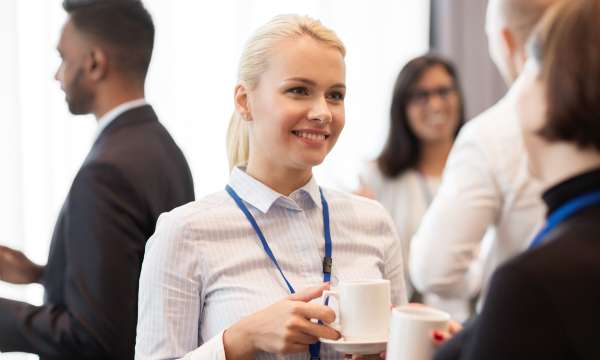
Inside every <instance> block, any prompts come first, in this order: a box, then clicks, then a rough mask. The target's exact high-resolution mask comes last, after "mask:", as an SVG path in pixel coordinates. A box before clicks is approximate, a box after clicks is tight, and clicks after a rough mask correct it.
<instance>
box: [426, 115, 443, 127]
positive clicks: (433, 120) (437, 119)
mask: <svg viewBox="0 0 600 360" xmlns="http://www.w3.org/2000/svg"><path fill="white" fill-rule="evenodd" d="M447 121H448V118H447V117H446V116H445V115H442V114H435V115H431V116H429V118H428V119H427V122H428V123H429V124H431V125H441V124H445V123H446V122H447Z"/></svg>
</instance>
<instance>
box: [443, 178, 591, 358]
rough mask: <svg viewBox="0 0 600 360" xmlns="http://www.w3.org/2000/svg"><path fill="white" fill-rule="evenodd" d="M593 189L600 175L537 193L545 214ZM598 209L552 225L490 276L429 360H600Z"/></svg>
mask: <svg viewBox="0 0 600 360" xmlns="http://www.w3.org/2000/svg"><path fill="white" fill-rule="evenodd" d="M591 191H600V170H597V171H593V172H589V173H586V174H583V175H580V176H577V177H575V178H572V179H570V180H568V181H566V182H564V183H562V184H560V185H558V186H557V187H554V188H552V189H551V190H549V191H548V192H546V193H545V194H544V200H545V201H546V204H547V205H548V207H549V209H550V210H553V209H556V208H557V207H559V206H560V205H562V204H564V203H565V202H566V201H567V200H569V199H572V198H574V197H576V196H579V195H582V194H585V193H589V192H591ZM598 336H600V205H594V206H591V207H588V208H585V209H583V210H581V211H580V212H578V213H576V214H575V215H573V216H572V217H570V218H568V219H567V220H565V221H564V222H562V223H561V224H560V225H559V226H557V227H556V228H555V229H554V230H553V231H552V232H551V233H550V234H548V236H547V237H546V239H545V244H544V245H543V246H541V247H539V248H536V249H533V250H531V251H528V252H526V253H524V254H522V255H520V256H518V257H517V258H515V259H513V260H512V261H509V262H508V263H506V264H505V265H503V266H502V267H500V268H499V269H498V271H496V273H495V274H494V276H493V278H492V282H491V284H490V291H489V293H488V297H487V299H486V303H485V306H484V308H483V310H482V313H481V315H480V316H479V318H478V319H477V320H476V321H475V322H474V324H473V326H470V327H467V328H466V329H465V331H463V333H462V334H460V335H459V336H456V337H455V338H453V339H452V340H451V341H449V343H448V344H446V346H444V347H442V348H441V349H440V351H439V352H438V354H437V356H436V360H450V359H469V360H472V359H486V360H488V359H489V360H496V359H497V360H501V359H502V360H505V359H511V360H520V359H523V360H525V359H527V360H530V359H545V360H548V359H556V360H558V359H561V360H562V359H564V360H567V359H568V360H574V359H589V360H592V359H594V360H596V359H600V346H599V345H598V342H597V341H598V340H597V338H598Z"/></svg>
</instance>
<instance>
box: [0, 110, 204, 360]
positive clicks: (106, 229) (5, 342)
mask: <svg viewBox="0 0 600 360" xmlns="http://www.w3.org/2000/svg"><path fill="white" fill-rule="evenodd" d="M192 200H194V190H193V183H192V176H191V173H190V170H189V167H188V165H187V162H186V160H185V158H184V156H183V154H182V153H181V151H180V149H179V148H178V147H177V145H176V144H175V142H174V141H173V139H172V138H171V136H170V135H169V133H168V132H167V130H166V129H165V128H164V127H163V126H162V125H161V124H160V122H159V121H158V119H157V117H156V114H155V113H154V111H153V110H152V107H150V106H143V107H139V108H134V109H132V110H129V111H127V112H125V113H124V114H122V115H120V116H119V117H117V118H116V119H115V120H114V121H113V122H112V123H110V124H109V125H108V126H107V127H106V128H105V129H104V131H102V133H101V134H100V136H99V137H98V139H97V140H96V142H95V143H94V145H93V147H92V149H91V151H90V153H89V154H88V156H87V158H86V159H85V161H84V163H83V165H82V167H81V169H80V170H79V172H78V173H77V175H76V177H75V180H74V181H73V184H72V186H71V189H70V191H69V194H68V196H67V198H66V200H65V203H64V205H63V207H62V210H61V212H60V215H59V217H58V221H57V223H56V226H55V228H54V235H53V237H52V243H51V246H50V254H49V257H48V264H47V265H46V268H45V272H44V276H43V279H42V283H43V285H44V287H45V290H46V299H45V302H44V305H43V306H40V307H37V306H32V305H29V304H25V303H21V302H16V301H10V300H6V299H0V351H5V352H8V351H22V352H30V353H36V354H39V355H40V356H41V358H42V359H70V358H73V359H75V358H76V359H85V358H88V359H92V358H94V359H95V358H98V359H99V358H103V359H133V356H134V344H135V329H136V323H137V293H138V278H139V274H140V269H141V265H142V259H143V256H144V247H145V244H146V240H147V239H148V238H149V237H150V236H151V235H152V234H153V233H154V227H155V224H156V221H157V219H158V216H159V215H160V214H161V213H162V212H166V211H169V210H171V209H173V208H174V207H177V206H179V205H182V204H185V203H187V202H190V201H192Z"/></svg>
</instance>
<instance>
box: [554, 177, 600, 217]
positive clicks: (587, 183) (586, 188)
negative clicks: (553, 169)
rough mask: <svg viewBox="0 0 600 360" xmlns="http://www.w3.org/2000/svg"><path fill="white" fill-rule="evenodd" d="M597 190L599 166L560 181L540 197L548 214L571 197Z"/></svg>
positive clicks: (599, 187) (599, 188)
mask: <svg viewBox="0 0 600 360" xmlns="http://www.w3.org/2000/svg"><path fill="white" fill-rule="evenodd" d="M599 190H600V168H598V169H593V170H590V171H587V172H585V173H582V174H579V175H576V176H573V177H571V178H569V179H566V180H564V181H561V182H560V183H558V184H556V185H554V186H552V187H551V188H549V189H548V190H546V191H544V193H543V194H542V198H543V199H544V202H545V203H546V206H547V207H548V213H547V215H550V214H551V213H552V212H554V211H555V210H556V209H558V208H559V207H561V206H562V205H564V204H565V203H567V202H568V201H569V200H571V199H574V198H576V197H578V196H582V195H584V194H587V193H590V192H594V191H599Z"/></svg>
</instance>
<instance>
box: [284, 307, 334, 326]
mask: <svg viewBox="0 0 600 360" xmlns="http://www.w3.org/2000/svg"><path fill="white" fill-rule="evenodd" d="M296 305H297V306H296V307H295V308H294V313H295V314H296V315H300V316H303V317H305V318H307V319H317V320H321V321H322V322H324V323H325V324H331V323H332V322H334V321H335V311H333V309H332V308H330V307H329V306H325V305H320V304H307V303H298V304H296Z"/></svg>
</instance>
